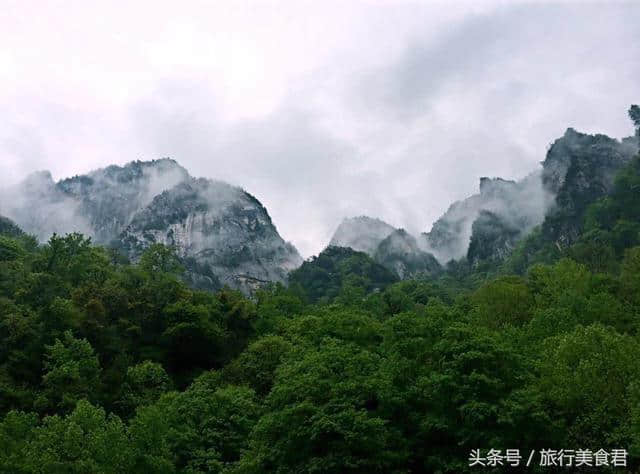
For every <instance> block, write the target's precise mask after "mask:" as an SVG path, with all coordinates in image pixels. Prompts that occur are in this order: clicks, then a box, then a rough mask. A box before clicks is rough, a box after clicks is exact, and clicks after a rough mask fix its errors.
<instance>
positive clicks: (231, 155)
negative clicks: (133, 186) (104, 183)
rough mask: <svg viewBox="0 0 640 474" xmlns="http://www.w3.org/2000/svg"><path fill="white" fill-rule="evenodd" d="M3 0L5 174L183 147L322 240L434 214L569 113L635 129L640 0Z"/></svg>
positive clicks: (524, 159) (185, 158)
mask: <svg viewBox="0 0 640 474" xmlns="http://www.w3.org/2000/svg"><path fill="white" fill-rule="evenodd" d="M512 3H513V2H467V3H453V4H451V2H448V3H446V4H445V3H438V2H434V3H424V2H390V1H389V2H384V1H369V2H365V1H358V2H337V1H336V2H329V3H327V2H311V1H304V2H298V1H296V2H293V1H292V2H283V1H278V2H276V1H273V2H260V1H254V2H225V3H216V4H213V3H211V2H199V1H191V2H180V3H177V2H150V1H149V2H146V1H145V2H134V3H133V4H131V3H130V2H128V3H125V2H104V3H101V2H90V3H87V2H71V1H65V2H30V1H22V2H8V3H7V5H6V6H5V8H4V11H3V15H2V17H0V29H2V31H3V42H2V43H1V44H0V110H2V111H3V112H4V114H3V122H2V123H3V125H2V127H1V128H0V176H2V181H3V182H5V183H9V182H15V181H17V180H18V179H20V178H21V177H22V176H23V175H24V174H26V173H28V172H30V171H33V170H36V169H45V168H46V169H49V170H51V171H52V173H53V175H54V176H55V177H57V178H60V177H65V176H68V175H74V174H78V173H84V172H87V171H89V170H91V169H93V168H96V167H100V166H106V165H109V164H112V163H114V164H122V163H125V162H127V161H131V160H133V159H153V158H158V157H163V156H171V157H173V158H175V159H177V160H178V161H179V162H180V163H181V164H182V165H183V166H185V167H186V168H187V169H189V170H190V171H191V172H192V174H194V175H198V176H207V177H211V178H218V179H225V180H228V181H230V182H232V183H233V184H238V185H241V186H243V187H245V188H246V189H247V190H248V191H250V192H251V193H253V194H254V195H256V197H258V198H259V199H260V200H261V201H262V202H263V203H264V204H265V206H266V207H267V208H268V210H269V212H270V213H271V215H272V217H273V219H274V222H275V224H276V225H277V226H278V229H279V230H280V232H281V234H282V235H283V237H284V238H285V239H289V240H292V241H293V242H294V243H295V244H296V245H297V246H298V247H299V248H300V250H301V252H302V253H303V254H304V255H309V254H311V253H315V252H318V251H319V250H320V249H321V248H322V247H323V246H324V245H325V244H326V243H327V242H328V240H329V238H330V236H331V233H332V232H333V230H334V229H335V227H336V226H337V225H338V224H339V222H340V220H341V219H342V218H343V217H345V216H349V215H361V214H370V215H373V216H377V217H380V218H382V219H384V220H387V221H389V222H390V223H391V224H393V225H395V226H398V227H405V228H407V229H408V230H412V231H421V230H428V229H429V227H430V224H431V222H433V220H434V219H436V218H437V217H438V216H439V215H440V214H441V213H442V212H443V211H444V210H445V209H446V208H447V207H448V205H449V204H450V203H451V201H452V200H454V199H460V198H462V197H465V196H467V195H469V194H472V193H474V192H475V191H476V190H477V183H478V178H479V176H483V175H489V176H503V177H505V178H520V177H523V176H524V175H526V174H527V173H528V172H530V171H532V170H533V169H535V167H536V166H537V163H538V162H539V161H541V160H542V159H543V158H544V152H545V150H546V146H547V145H548V143H550V142H551V141H552V140H553V139H554V138H556V137H557V136H559V135H561V134H562V133H563V131H564V129H565V128H566V127H568V126H572V127H575V128H577V129H579V130H583V131H588V132H603V133H608V134H611V135H613V136H622V135H625V134H629V133H630V131H631V127H630V124H629V123H628V120H627V118H626V114H625V112H626V108H627V107H628V105H629V104H630V103H631V102H634V101H635V102H637V101H638V100H640V82H639V81H638V80H637V79H638V77H640V50H639V49H640V46H638V45H640V41H639V40H640V31H639V30H638V28H637V25H638V23H639V20H640V5H639V4H637V3H635V2H615V3H613V4H612V3H606V2H605V3H590V4H585V3H584V2H580V3H566V2H565V3H562V4H560V3H556V4H549V3H540V4H522V5H517V6H511V5H512Z"/></svg>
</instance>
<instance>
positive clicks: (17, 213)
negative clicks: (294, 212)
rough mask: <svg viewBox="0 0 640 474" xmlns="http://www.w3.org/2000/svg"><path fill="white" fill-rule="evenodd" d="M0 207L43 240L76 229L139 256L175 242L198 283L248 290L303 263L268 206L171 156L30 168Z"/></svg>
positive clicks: (280, 278) (191, 278) (190, 276)
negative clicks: (77, 171) (52, 170)
mask: <svg viewBox="0 0 640 474" xmlns="http://www.w3.org/2000/svg"><path fill="white" fill-rule="evenodd" d="M8 193H9V194H10V195H11V196H12V197H13V199H7V198H3V199H2V200H0V203H2V204H0V206H1V208H0V212H2V213H4V214H6V215H8V216H9V217H11V218H13V219H14V220H15V221H16V222H17V223H18V224H19V225H20V226H21V227H23V228H24V229H25V230H26V231H27V232H30V233H33V234H35V235H36V236H38V237H39V238H40V239H41V240H45V239H47V238H48V237H49V236H50V235H51V234H52V233H54V232H56V233H67V232H73V231H78V232H82V233H84V234H86V235H89V236H91V237H92V238H93V239H94V240H95V241H97V242H98V243H102V244H108V245H112V246H114V247H117V248H119V249H121V250H122V251H123V252H124V253H126V254H127V255H128V256H129V257H130V258H132V259H134V260H135V259H137V258H138V257H139V256H140V254H141V253H142V252H143V251H144V249H145V248H147V247H148V246H149V245H151V244H153V243H163V244H166V245H171V246H173V247H175V249H176V252H177V253H178V255H179V256H180V257H181V259H182V261H183V264H184V266H185V268H186V269H187V272H186V277H187V279H188V280H189V281H190V282H191V283H192V284H193V285H194V286H197V287H200V288H206V289H216V288H219V287H221V286H222V285H225V284H226V285H229V286H231V287H232V288H237V289H241V290H243V291H245V292H250V291H252V290H254V289H255V288H256V287H258V286H261V285H263V284H265V283H267V282H285V281H286V277H287V273H288V272H289V271H290V270H292V269H294V268H296V267H297V266H299V265H300V264H301V263H302V258H301V257H300V255H299V254H298V252H297V251H296V249H295V248H294V247H293V246H292V245H291V244H289V243H287V242H285V241H284V240H283V239H282V238H281V237H280V235H279V234H278V232H277V230H276V228H275V226H274V225H273V223H272V222H271V218H270V217H269V214H268V213H267V210H266V209H265V208H264V207H263V206H262V205H261V204H260V202H259V201H258V200H257V199H256V198H254V197H253V196H251V195H250V194H248V193H247V192H245V191H244V190H242V189H241V188H237V187H233V186H231V185H228V184H226V183H222V182H216V181H210V180H205V179H194V178H192V177H191V176H189V173H188V172H187V171H186V170H185V169H184V168H182V167H181V166H180V165H178V163H176V162H175V161H173V160H169V159H163V160H156V161H151V162H140V161H137V162H132V163H129V164H128V165H126V166H123V167H120V166H110V167H108V168H105V169H101V170H97V171H94V172H91V173H89V174H87V175H83V176H76V177H73V178H69V179H65V180H62V181H60V182H58V183H54V182H53V180H52V179H51V175H50V174H49V173H46V172H45V173H38V174H35V175H32V176H31V177H29V178H28V179H27V180H25V181H24V182H23V183H22V184H21V185H19V186H17V187H15V188H13V189H11V190H8Z"/></svg>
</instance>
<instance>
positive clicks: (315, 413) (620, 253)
mask: <svg viewBox="0 0 640 474" xmlns="http://www.w3.org/2000/svg"><path fill="white" fill-rule="evenodd" d="M639 187H640V159H636V160H635V161H634V162H633V163H632V164H631V165H630V166H629V167H627V168H626V169H625V170H623V172H622V173H620V175H619V176H618V178H617V180H616V184H615V187H614V191H613V192H612V193H611V195H609V196H607V197H605V198H601V199H598V200H597V201H595V202H593V203H591V204H590V205H588V206H586V207H585V211H584V212H583V213H581V215H580V216H579V217H580V219H581V226H582V232H581V235H580V237H579V239H578V240H577V241H576V242H575V243H573V244H572V245H571V246H568V247H564V248H563V247H560V246H558V245H556V244H555V242H553V241H552V240H550V239H549V237H548V236H547V235H545V233H544V229H543V228H542V229H538V230H537V231H536V232H535V233H533V234H532V235H531V236H530V237H529V238H527V239H526V240H525V241H523V242H522V243H521V245H520V246H519V247H518V248H517V249H516V250H515V252H514V254H513V255H512V256H511V258H510V260H509V261H507V262H506V263H505V264H504V265H502V266H499V265H498V264H495V265H494V266H493V267H491V268H488V267H484V268H483V267H478V268H472V267H470V266H468V265H467V266H465V264H464V263H459V264H457V266H456V265H455V264H452V265H450V267H449V270H448V272H447V273H446V275H444V276H442V277H440V278H439V279H437V280H431V281H429V280H425V281H412V280H409V281H402V282H397V281H396V278H395V277H394V276H393V274H391V273H389V272H388V271H386V270H385V269H384V267H380V266H377V264H375V262H373V261H372V260H371V259H370V258H368V257H367V256H366V255H365V254H362V253H359V252H353V251H350V250H348V249H340V248H331V249H329V250H328V251H327V252H325V253H324V254H322V255H321V256H319V257H317V258H316V259H315V260H313V261H312V262H307V264H305V265H303V267H302V268H301V269H300V270H298V271H297V272H296V273H294V275H293V276H292V285H291V286H290V288H289V289H287V288H284V287H282V286H272V287H269V288H266V289H264V290H262V291H259V292H258V293H257V294H256V295H255V297H254V298H251V299H248V298H246V297H244V296H242V295H241V294H240V293H238V292H234V291H230V290H226V289H225V290H222V291H220V292H218V293H215V294H212V293H207V292H202V291H196V290H193V289H190V288H189V287H188V286H186V285H185V283H183V282H182V280H181V279H180V273H181V271H182V268H181V266H180V264H179V262H178V261H177V260H176V258H175V257H174V255H173V254H172V252H171V251H170V249H167V248H165V247H163V246H160V245H155V246H152V247H151V248H150V249H148V250H147V251H146V253H145V254H144V255H143V257H142V258H141V260H140V262H139V264H137V265H130V264H128V263H127V262H123V261H122V258H121V257H119V256H118V255H117V254H116V253H114V252H112V251H108V250H105V249H103V248H99V247H95V246H93V245H91V242H90V241H89V240H88V239H85V238H84V237H83V236H81V235H78V234H71V235H67V236H64V237H61V236H54V237H52V238H51V240H50V241H49V242H48V243H47V244H46V245H42V246H38V245H37V243H36V242H35V240H34V239H33V238H31V237H28V236H25V235H21V234H19V233H16V232H10V233H8V234H4V235H2V236H0V414H1V416H2V418H1V419H0V472H7V473H9V472H10V473H36V472H37V473H61V472H65V473H67V472H73V473H85V472H104V473H122V472H145V473H173V472H185V473H187V472H188V473H197V472H225V473H259V472H276V473H290V472H298V473H307V472H308V473H311V472H314V473H341V472H353V473H361V472H367V473H378V472H380V473H383V472H466V471H467V470H469V469H470V468H469V467H468V457H469V453H470V451H471V450H472V449H477V448H479V449H488V448H496V449H503V450H504V449H508V448H520V449H540V448H549V447H557V448H558V449H560V448H567V449H577V448H591V449H593V450H597V449H599V448H605V449H611V448H625V449H627V450H628V451H629V453H630V463H631V464H632V465H633V466H635V467H637V466H638V464H639V463H640V408H639V407H640V359H638V357H637V353H638V352H639V351H640V334H639V329H640V247H639V246H638V245H639V244H640V235H639V234H640V214H639V212H640V211H639V210H640V192H638V189H640V188H639Z"/></svg>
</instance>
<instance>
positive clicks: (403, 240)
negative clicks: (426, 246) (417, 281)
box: [374, 229, 442, 279]
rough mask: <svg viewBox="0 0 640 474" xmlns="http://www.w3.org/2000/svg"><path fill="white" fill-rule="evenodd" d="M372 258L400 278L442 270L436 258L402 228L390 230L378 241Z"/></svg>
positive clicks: (435, 272) (428, 274) (429, 274)
mask: <svg viewBox="0 0 640 474" xmlns="http://www.w3.org/2000/svg"><path fill="white" fill-rule="evenodd" d="M374 259H375V260H376V261H377V262H378V263H380V264H382V265H384V266H385V267H387V268H389V269H391V270H393V271H394V272H395V273H396V274H397V275H398V276H399V277H400V278H401V279H406V278H420V277H430V276H435V275H437V274H439V273H440V272H441V271H442V267H441V266H440V264H439V263H438V260H436V258H435V257H434V256H433V255H432V254H430V253H428V252H424V251H423V250H421V249H420V247H419V246H418V242H417V241H416V238H415V237H413V236H412V235H410V234H408V233H407V232H406V231H405V230H404V229H398V230H396V231H394V232H392V233H391V234H390V235H389V236H388V237H387V238H386V239H384V240H383V241H382V242H380V245H378V249H377V250H376V253H375V256H374Z"/></svg>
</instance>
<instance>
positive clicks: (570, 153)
mask: <svg viewBox="0 0 640 474" xmlns="http://www.w3.org/2000/svg"><path fill="white" fill-rule="evenodd" d="M637 152H638V142H637V140H634V139H626V140H623V141H621V142H620V141H617V140H614V139H612V138H609V137H607V136H605V135H586V134H583V133H578V132H576V131H575V130H573V129H571V128H570V129H568V130H567V132H566V133H565V134H564V136H563V137H562V138H560V139H558V140H556V141H555V142H554V144H553V145H552V146H551V148H550V149H549V152H548V153H547V158H546V159H545V161H544V163H543V167H544V170H543V183H544V185H545V187H546V188H548V189H550V190H552V191H554V192H557V196H556V200H555V205H554V207H553V208H552V209H551V210H550V211H549V213H548V215H547V218H546V219H545V222H544V225H543V234H544V235H545V237H546V238H548V239H551V240H554V241H556V242H557V244H558V245H559V246H567V245H570V244H571V243H573V242H574V241H575V240H576V239H577V237H578V235H579V233H580V230H581V227H582V218H583V214H584V211H585V209H586V208H587V206H588V205H589V204H590V203H592V202H593V201H595V200H596V199H598V198H600V197H602V196H605V195H606V194H608V193H609V192H610V191H611V189H612V186H613V182H614V179H615V176H616V174H617V173H618V171H620V170H621V169H622V167H623V166H625V165H626V164H628V163H629V162H630V161H631V159H632V158H633V156H634V155H635V154H636V153H637Z"/></svg>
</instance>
